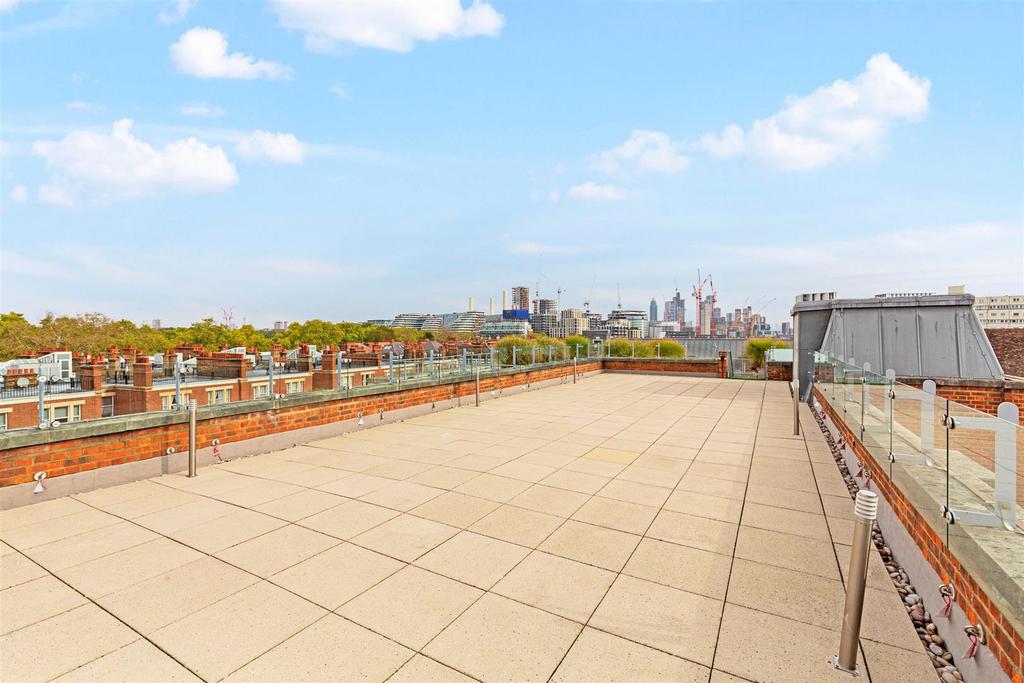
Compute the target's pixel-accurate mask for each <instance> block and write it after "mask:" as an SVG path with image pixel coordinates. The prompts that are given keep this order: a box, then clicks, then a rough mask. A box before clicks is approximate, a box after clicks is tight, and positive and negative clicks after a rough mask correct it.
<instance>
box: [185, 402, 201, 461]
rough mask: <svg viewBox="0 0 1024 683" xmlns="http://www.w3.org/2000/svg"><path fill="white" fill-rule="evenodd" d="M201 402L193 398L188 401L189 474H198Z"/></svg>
mask: <svg viewBox="0 0 1024 683" xmlns="http://www.w3.org/2000/svg"><path fill="white" fill-rule="evenodd" d="M198 408H199V403H198V402H197V401H196V400H195V399H193V400H191V401H189V402H188V476H190V477H194V476H196V412H197V410H198Z"/></svg>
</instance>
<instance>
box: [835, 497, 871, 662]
mask: <svg viewBox="0 0 1024 683" xmlns="http://www.w3.org/2000/svg"><path fill="white" fill-rule="evenodd" d="M877 516H878V494H876V493H874V492H873V491H868V490H867V489H861V490H860V491H858V492H857V498H856V500H855V501H854V504H853V518H854V519H853V521H854V525H853V548H852V549H851V550H850V570H849V572H848V573H847V576H846V607H845V608H844V609H843V633H842V637H841V639H840V641H839V654H838V655H837V656H836V658H835V667H836V668H837V669H839V670H840V671H845V672H847V673H850V674H854V675H858V671H857V645H858V642H859V641H860V622H861V617H862V616H863V614H864V591H865V586H866V585H867V579H868V560H869V559H870V552H871V525H872V524H874V522H875V518H876V517H877Z"/></svg>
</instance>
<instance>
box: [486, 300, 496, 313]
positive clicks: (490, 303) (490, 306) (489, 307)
mask: <svg viewBox="0 0 1024 683" xmlns="http://www.w3.org/2000/svg"><path fill="white" fill-rule="evenodd" d="M487 315H494V297H493V296H490V297H487Z"/></svg>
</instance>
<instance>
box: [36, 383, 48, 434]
mask: <svg viewBox="0 0 1024 683" xmlns="http://www.w3.org/2000/svg"><path fill="white" fill-rule="evenodd" d="M36 386H38V387H39V424H40V425H43V424H45V425H46V426H47V427H48V426H50V421H49V420H47V419H46V379H45V378H44V377H43V376H42V374H40V375H37V378H36Z"/></svg>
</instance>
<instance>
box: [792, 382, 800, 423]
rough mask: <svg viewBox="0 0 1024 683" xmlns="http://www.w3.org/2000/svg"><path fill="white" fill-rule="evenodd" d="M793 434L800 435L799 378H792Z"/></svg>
mask: <svg viewBox="0 0 1024 683" xmlns="http://www.w3.org/2000/svg"><path fill="white" fill-rule="evenodd" d="M793 436H800V380H798V379H794V380H793Z"/></svg>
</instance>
